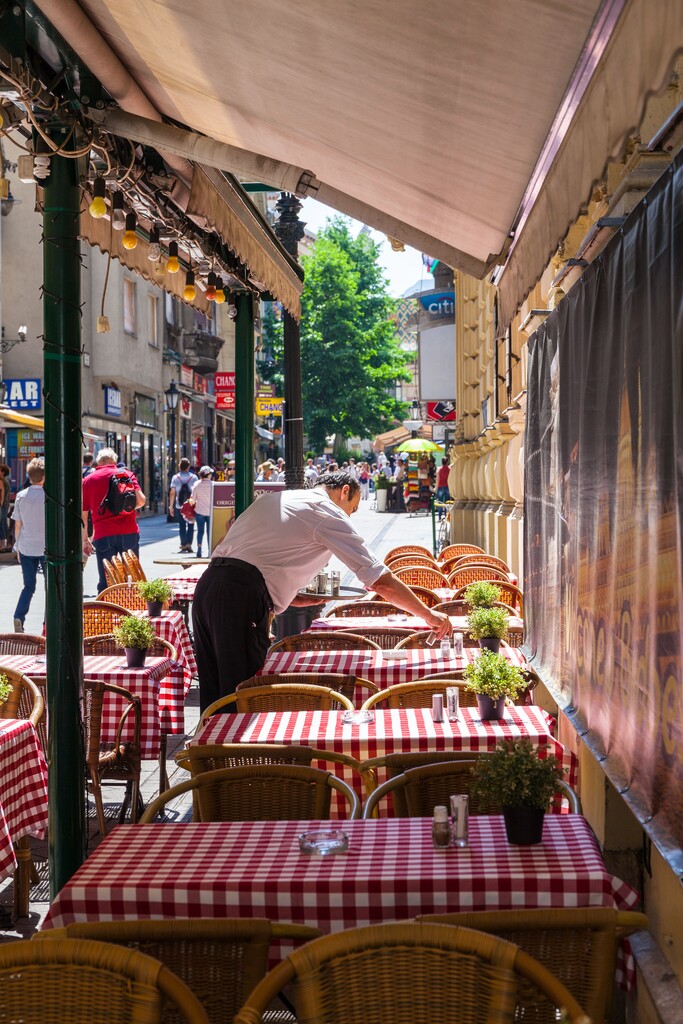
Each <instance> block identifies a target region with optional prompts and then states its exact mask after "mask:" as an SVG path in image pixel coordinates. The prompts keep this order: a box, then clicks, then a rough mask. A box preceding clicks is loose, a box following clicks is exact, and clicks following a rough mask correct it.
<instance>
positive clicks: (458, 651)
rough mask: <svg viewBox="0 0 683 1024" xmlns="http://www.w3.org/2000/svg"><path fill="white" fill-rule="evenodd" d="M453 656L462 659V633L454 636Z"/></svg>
mask: <svg viewBox="0 0 683 1024" xmlns="http://www.w3.org/2000/svg"><path fill="white" fill-rule="evenodd" d="M453 654H454V655H455V656H456V658H462V633H454V634H453Z"/></svg>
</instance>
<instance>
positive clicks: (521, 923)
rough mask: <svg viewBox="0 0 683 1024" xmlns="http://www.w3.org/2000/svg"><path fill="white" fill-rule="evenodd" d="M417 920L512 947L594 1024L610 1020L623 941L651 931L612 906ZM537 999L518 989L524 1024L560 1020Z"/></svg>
mask: <svg viewBox="0 0 683 1024" xmlns="http://www.w3.org/2000/svg"><path fill="white" fill-rule="evenodd" d="M417 920H418V921H424V922H426V923H428V924H451V925H456V926H458V927H462V928H476V929H477V931H481V932H487V933H489V934H491V935H497V936H498V937H499V938H501V939H505V940H506V941H508V942H514V943H515V944H516V945H518V946H519V947H520V949H523V950H524V952H525V953H528V954H529V955H530V956H533V957H535V959H536V960H538V961H539V963H541V964H543V966H544V967H546V968H547V969H548V970H549V971H551V972H552V973H553V975H554V976H555V977H556V978H558V979H559V981H561V982H562V984H563V985H565V987H566V988H567V989H568V990H569V991H570V992H571V994H572V995H573V996H574V998H575V999H576V1000H577V1001H578V1002H579V1003H580V1004H581V1006H582V1007H583V1008H584V1010H585V1011H586V1013H587V1014H588V1017H589V1018H590V1020H592V1021H594V1022H595V1024H603V1022H604V1021H607V1020H610V1019H611V1005H612V993H613V990H614V973H615V969H616V960H617V947H618V945H619V941H620V939H622V938H624V937H625V936H626V935H630V934H631V933H632V932H635V931H640V930H641V929H647V927H648V920H647V917H646V916H645V914H639V913H637V912H635V911H624V910H613V909H612V908H611V907H580V908H574V907H571V908H570V907H553V908H552V909H551V910H496V911H481V912H469V911H466V912H464V913H461V914H428V915H427V914H425V915H424V916H422V917H419V918H417ZM538 996H539V993H538V991H537V990H536V989H535V988H534V986H531V987H529V986H527V985H523V986H520V1007H521V1008H522V1013H521V1015H520V1020H527V1019H528V1020H533V1021H548V1022H554V1021H556V1020H557V1017H556V1016H555V1013H554V1008H553V1007H552V1006H550V1005H549V1004H548V1003H547V1002H546V1001H545V1000H544V1001H542V1002H540V1003H539V1001H538ZM544 1010H545V1013H544V1012H543V1011H544Z"/></svg>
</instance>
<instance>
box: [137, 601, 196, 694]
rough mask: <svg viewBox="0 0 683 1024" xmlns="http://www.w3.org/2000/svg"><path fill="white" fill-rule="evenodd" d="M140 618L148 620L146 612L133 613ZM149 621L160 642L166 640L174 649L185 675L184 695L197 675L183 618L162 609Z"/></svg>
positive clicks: (171, 610)
mask: <svg viewBox="0 0 683 1024" xmlns="http://www.w3.org/2000/svg"><path fill="white" fill-rule="evenodd" d="M134 614H136V615H138V616H139V617H140V618H144V619H149V616H148V614H147V612H135V613H134ZM149 621H150V622H151V623H152V625H153V626H154V632H155V633H156V635H157V636H158V637H160V639H161V640H168V642H169V643H170V644H173V646H174V647H175V649H176V653H177V655H178V664H179V665H180V667H181V668H182V670H183V672H184V675H185V695H186V696H187V691H188V690H189V689H190V686H191V685H192V679H193V677H195V676H196V675H197V662H196V661H195V659H194V650H193V649H192V641H191V640H190V633H189V630H188V628H187V625H186V623H185V619H184V618H183V613H182V612H179V611H177V610H175V609H172V608H171V609H164V611H162V613H161V615H156V616H155V617H154V618H153V619H149Z"/></svg>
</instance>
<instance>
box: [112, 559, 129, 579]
mask: <svg viewBox="0 0 683 1024" xmlns="http://www.w3.org/2000/svg"><path fill="white" fill-rule="evenodd" d="M111 564H112V565H113V566H114V572H115V573H116V576H117V578H118V579H119V581H120V582H121V583H127V582H128V575H127V573H126V567H125V565H124V564H123V559H122V558H121V555H112V556H111Z"/></svg>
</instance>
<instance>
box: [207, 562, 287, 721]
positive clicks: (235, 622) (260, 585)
mask: <svg viewBox="0 0 683 1024" xmlns="http://www.w3.org/2000/svg"><path fill="white" fill-rule="evenodd" d="M271 607H272V602H271V600H270V595H269V594H268V590H267V588H266V584H265V582H264V580H263V576H262V575H261V573H260V572H259V571H258V569H257V568H256V567H255V566H253V565H250V564H249V563H248V562H242V561H240V560H239V559H237V558H219V559H214V560H213V561H212V562H211V564H210V565H209V567H208V569H207V570H206V571H205V572H204V573H203V574H202V576H200V578H199V580H198V582H197V587H196V589H195V593H194V601H193V603H192V626H193V629H194V639H195V655H196V659H197V670H198V672H199V706H200V708H201V710H202V711H204V710H205V709H206V708H207V707H208V706H209V705H210V704H213V702H214V701H215V700H218V699H219V697H226V696H227V695H228V694H230V693H234V692H235V690H236V688H237V684H238V683H241V682H242V681H243V680H244V679H248V678H249V677H250V676H253V675H254V674H255V673H256V672H258V670H259V669H260V668H262V667H263V663H264V662H265V660H266V653H267V651H268V618H269V614H270V610H271Z"/></svg>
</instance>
